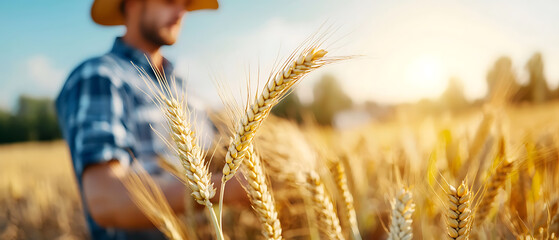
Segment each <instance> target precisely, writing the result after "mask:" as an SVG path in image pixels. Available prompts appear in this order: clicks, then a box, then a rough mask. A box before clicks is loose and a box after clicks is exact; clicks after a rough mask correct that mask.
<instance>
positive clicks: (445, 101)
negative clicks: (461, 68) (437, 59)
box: [441, 78, 468, 110]
mask: <svg viewBox="0 0 559 240" xmlns="http://www.w3.org/2000/svg"><path fill="white" fill-rule="evenodd" d="M441 104H442V105H443V108H445V109H448V110H461V109H463V108H464V107H466V106H467V105H468V100H466V97H465V96H464V86H462V83H461V82H460V80H458V78H451V79H450V80H449V81H448V86H447V88H446V90H445V91H444V92H443V94H442V95H441Z"/></svg>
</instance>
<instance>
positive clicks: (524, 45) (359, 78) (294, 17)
mask: <svg viewBox="0 0 559 240" xmlns="http://www.w3.org/2000/svg"><path fill="white" fill-rule="evenodd" d="M90 4H91V2H90V1H56V2H45V1H38V2H29V1H18V2H6V3H2V7H1V9H0V20H1V21H2V25H1V26H0V27H1V30H0V31H1V32H2V35H3V36H4V37H3V38H2V44H0V52H2V58H1V59H0V61H1V62H0V72H2V73H3V74H4V78H2V80H0V81H1V82H0V83H1V85H0V86H1V87H0V109H1V110H0V111H1V112H0V129H1V132H2V134H1V137H0V138H1V139H0V142H15V141H27V140H49V139H55V138H59V137H60V134H59V133H58V131H57V130H54V128H56V121H55V119H54V118H53V110H54V109H53V108H52V104H51V101H52V99H53V98H55V96H56V95H57V94H58V92H59V91H60V89H61V86H62V84H63V82H64V80H65V79H66V77H67V76H68V74H69V72H70V71H71V70H72V69H73V68H74V67H75V66H77V64H79V63H80V62H81V61H83V60H85V59H87V58H90V57H93V56H98V55H101V54H103V53H105V52H107V51H108V50H109V49H110V47H111V46H112V43H113V40H114V37H115V36H119V35H121V34H123V28H122V27H102V26H98V25H95V24H94V23H93V22H92V20H91V19H90V17H89V8H90ZM220 4H221V6H220V9H219V10H218V11H216V12H213V11H200V12H194V13H192V14H187V16H186V18H185V20H184V25H183V30H182V34H181V37H180V38H179V41H178V42H177V44H175V45H174V46H171V47H165V48H164V55H165V56H166V57H167V58H169V59H170V60H171V61H172V62H174V63H175V65H176V67H177V74H179V75H181V76H184V77H185V78H186V79H188V81H189V85H190V86H191V87H190V89H191V91H193V92H194V93H195V95H197V97H199V98H201V99H203V100H204V101H205V102H207V103H209V104H210V105H211V107H213V108H220V107H221V100H220V98H219V97H218V91H217V90H216V88H215V86H214V83H213V81H214V80H215V79H217V80H219V81H226V82H228V81H229V82H234V81H239V82H242V81H245V79H246V78H247V76H248V75H249V74H247V72H251V73H253V75H254V72H256V69H259V70H260V72H263V73H261V76H260V79H259V81H261V82H263V81H265V80H266V79H265V78H263V77H266V76H267V72H269V71H270V70H271V68H272V67H273V66H274V63H275V62H276V61H277V60H278V58H279V59H281V58H282V57H285V56H287V55H288V54H289V53H290V51H291V49H294V48H295V47H297V46H298V45H299V44H300V43H301V42H302V41H303V40H304V39H306V38H307V37H308V36H310V35H312V34H314V33H316V32H317V31H319V29H320V28H321V26H322V30H324V29H329V30H328V33H329V37H328V38H327V39H326V40H327V41H326V46H327V47H328V48H329V49H330V50H332V51H333V52H334V53H333V54H341V55H359V57H357V58H356V59H354V60H352V61H347V62H345V63H342V64H336V65H333V66H330V67H328V68H325V69H323V70H321V71H319V72H317V73H314V74H312V75H311V76H309V77H308V78H307V79H305V81H303V82H302V83H301V84H300V86H298V88H297V91H296V94H295V95H293V96H292V97H293V101H295V102H300V103H301V104H302V105H304V106H309V107H310V106H311V105H312V103H313V102H315V101H319V100H320V94H324V93H320V91H317V90H314V89H315V88H316V87H315V86H319V85H320V84H323V85H332V86H331V88H330V90H328V91H336V92H338V94H339V95H340V97H342V98H346V99H345V100H344V101H342V102H347V103H340V104H341V105H343V106H337V107H338V108H340V109H332V110H331V111H333V112H338V110H341V109H342V108H343V109H344V110H347V111H350V110H355V111H365V112H367V111H369V110H371V111H372V110H374V108H375V107H376V106H392V105H397V104H411V103H416V102H418V101H419V102H420V103H423V105H433V107H434V105H437V104H436V102H437V100H439V99H440V98H441V97H443V98H444V97H453V98H456V99H454V100H453V101H455V103H454V104H463V105H468V104H471V103H475V102H476V101H477V100H480V99H483V98H484V97H485V96H486V95H487V94H488V91H489V89H490V88H489V87H488V85H489V83H490V82H491V79H492V78H495V77H496V76H495V74H493V75H492V74H491V72H495V70H498V69H504V71H509V72H510V74H511V76H510V78H511V81H514V82H515V84H518V85H520V86H522V90H521V91H520V93H519V95H518V96H517V97H516V98H515V102H518V103H521V102H533V101H536V102H545V101H550V100H553V99H555V98H557V97H558V96H559V95H558V93H559V92H557V91H556V89H557V85H558V82H559V68H558V67H555V66H558V65H559V45H558V44H557V42H559V25H558V24H557V22H558V21H559V15H558V14H556V10H557V9H559V3H557V2H555V1H536V2H531V3H529V4H527V3H526V2H524V1H491V2H487V1H471V2H461V1H398V2H393V1H357V0H354V1H344V2H339V1H304V2H299V1H281V2H266V3H260V2H256V1H248V0H243V1H234V2H233V1H222V2H221V3H220ZM322 32H324V31H322ZM264 73H266V74H264ZM262 76H263V77H262ZM319 82H320V83H319ZM235 90H236V89H235ZM323 91H326V89H323ZM342 95H343V96H342ZM344 96H347V97H344ZM447 103H448V102H447ZM294 104H295V103H294ZM315 105H319V106H323V107H326V106H325V105H324V104H322V103H317V104H315ZM355 111H353V112H354V113H355ZM282 114H287V113H282ZM292 114H294V113H292ZM33 115H36V116H33ZM376 115H377V114H375V113H374V112H370V111H369V112H367V113H366V114H365V113H364V114H360V116H364V117H368V118H374V117H375V116H376ZM330 117H333V116H330ZM37 118H40V119H45V120H44V121H34V119H37ZM319 118H322V117H319ZM320 121H321V122H323V121H325V122H331V120H320ZM47 125H48V126H51V127H49V129H50V130H49V129H45V128H47V127H46V126H47ZM340 125H341V124H340ZM4 133H6V134H4Z"/></svg>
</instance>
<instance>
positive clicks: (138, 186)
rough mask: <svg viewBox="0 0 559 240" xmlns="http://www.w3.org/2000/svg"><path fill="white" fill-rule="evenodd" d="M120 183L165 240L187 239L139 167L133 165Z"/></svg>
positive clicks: (162, 197) (147, 176) (160, 194)
mask: <svg viewBox="0 0 559 240" xmlns="http://www.w3.org/2000/svg"><path fill="white" fill-rule="evenodd" d="M114 171H118V169H114ZM121 181H122V183H123V184H124V186H125V187H126V189H127V190H128V194H129V195H130V198H131V199H132V201H133V202H134V203H135V204H136V205H137V206H138V208H139V209H140V210H141V211H142V212H143V213H144V214H145V215H146V217H147V218H148V219H149V220H150V221H151V222H152V223H153V225H155V226H156V227H157V228H158V229H159V230H160V231H161V232H162V233H163V234H165V236H166V237H167V238H169V239H174V240H186V239H188V237H187V235H186V231H185V229H184V227H183V225H182V224H181V223H180V220H179V219H178V218H177V216H176V215H175V213H174V212H173V209H171V206H169V203H168V202H167V200H166V199H165V195H163V192H161V189H160V188H159V187H158V186H157V184H156V183H155V182H154V181H153V179H152V178H151V177H150V176H149V174H148V173H147V172H146V171H145V170H144V169H143V168H142V167H141V165H139V164H134V165H133V167H132V168H131V169H130V170H129V171H128V172H127V174H126V175H125V176H124V177H123V178H121Z"/></svg>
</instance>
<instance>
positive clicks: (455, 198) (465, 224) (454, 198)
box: [446, 182, 473, 240]
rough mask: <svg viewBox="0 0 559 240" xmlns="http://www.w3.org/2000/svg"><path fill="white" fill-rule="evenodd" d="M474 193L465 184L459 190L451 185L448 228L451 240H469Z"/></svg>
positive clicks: (447, 215)
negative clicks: (471, 204) (471, 205)
mask: <svg viewBox="0 0 559 240" xmlns="http://www.w3.org/2000/svg"><path fill="white" fill-rule="evenodd" d="M471 198H472V193H471V192H470V190H469V189H468V188H467V187H466V185H465V184H464V182H462V184H460V186H458V189H456V188H455V187H453V186H451V185H449V191H448V208H449V209H448V211H447V214H446V217H447V227H448V237H449V239H458V240H466V239H469V236H470V229H471V225H472V220H473V219H472V210H471V209H470V203H471Z"/></svg>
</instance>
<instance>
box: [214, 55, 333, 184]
mask: <svg viewBox="0 0 559 240" xmlns="http://www.w3.org/2000/svg"><path fill="white" fill-rule="evenodd" d="M324 55H326V51H325V50H321V49H316V48H308V49H306V50H305V51H303V52H302V53H301V54H300V55H299V57H298V58H296V59H295V58H292V60H291V61H288V63H287V64H285V65H284V68H283V69H282V70H281V71H279V72H278V73H276V74H275V75H273V77H271V78H270V79H269V80H268V83H267V84H266V87H265V88H264V90H262V92H261V94H260V95H259V96H258V97H257V98H256V99H255V102H254V103H252V105H250V106H248V107H247V109H246V113H245V114H243V116H242V117H241V118H240V119H239V121H238V123H237V124H236V125H237V127H236V129H235V133H234V135H233V137H232V138H231V141H230V144H229V148H228V150H227V154H226V155H225V163H226V164H225V166H224V167H223V178H222V182H224V183H225V182H227V181H229V180H230V179H231V178H232V177H233V176H234V175H235V173H236V172H237V169H238V168H239V166H240V165H241V163H242V161H243V158H244V157H245V155H246V153H247V149H248V147H249V146H250V145H251V144H252V140H253V138H254V135H255V134H256V131H257V130H258V128H259V127H260V125H261V123H262V121H264V119H266V117H267V116H268V115H269V113H270V110H271V109H272V107H273V106H274V105H276V104H277V103H278V102H279V100H281V98H282V97H284V96H285V95H286V94H287V93H288V92H289V90H290V89H291V87H293V85H295V84H296V83H297V82H299V80H301V78H303V77H304V76H305V75H306V74H307V73H309V72H310V71H312V70H313V69H316V68H319V67H321V66H323V65H324V64H325V63H326V61H324V60H323V57H324Z"/></svg>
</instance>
